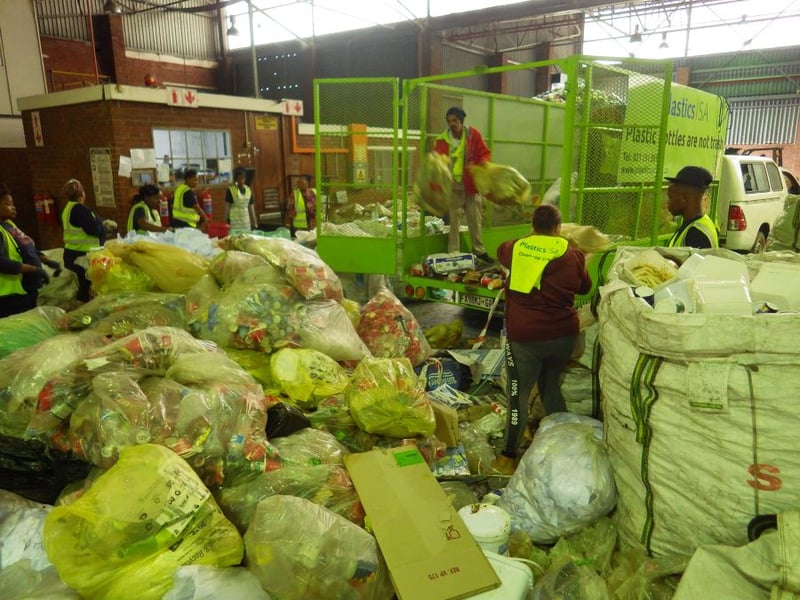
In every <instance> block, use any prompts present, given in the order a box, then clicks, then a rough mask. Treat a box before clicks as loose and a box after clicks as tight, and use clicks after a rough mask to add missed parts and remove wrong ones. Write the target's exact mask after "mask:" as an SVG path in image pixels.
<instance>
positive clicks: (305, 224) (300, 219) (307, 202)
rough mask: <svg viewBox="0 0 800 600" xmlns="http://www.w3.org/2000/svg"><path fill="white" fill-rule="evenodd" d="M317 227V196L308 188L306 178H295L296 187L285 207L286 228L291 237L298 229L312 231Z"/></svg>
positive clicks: (303, 176)
mask: <svg viewBox="0 0 800 600" xmlns="http://www.w3.org/2000/svg"><path fill="white" fill-rule="evenodd" d="M316 226H317V195H316V193H315V192H314V190H313V189H312V188H309V187H308V178H307V177H306V176H305V175H302V176H300V177H298V178H297V187H296V188H295V189H294V192H293V193H292V197H291V198H289V201H288V202H287V205H286V227H288V228H289V229H291V231H292V235H294V233H295V231H297V230H298V229H314V228H315V227H316Z"/></svg>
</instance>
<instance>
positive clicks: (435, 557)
mask: <svg viewBox="0 0 800 600" xmlns="http://www.w3.org/2000/svg"><path fill="white" fill-rule="evenodd" d="M344 463H345V466H346V467H347V470H348V471H349V472H350V477H351V479H352V480H353V484H354V485H355V488H356V491H357V492H358V496H359V498H360V499H361V504H362V505H363V506H364V509H365V511H366V513H367V517H368V518H369V522H370V525H371V527H372V530H373V531H374V533H375V537H376V538H377V540H378V545H379V546H380V549H381V552H382V554H383V557H384V559H385V560H386V564H387V566H388V567H389V574H390V575H391V578H392V583H393V584H394V588H395V592H396V593H397V596H398V598H399V599H400V600H420V599H421V598H424V599H425V600H456V599H458V598H466V597H469V596H472V595H475V594H477V593H479V592H484V591H487V590H492V589H494V588H496V587H498V586H499V585H500V580H499V579H498V577H497V574H496V573H495V572H494V570H493V569H492V566H491V565H490V564H489V561H488V560H487V559H486V555H485V554H484V553H483V551H482V550H481V548H480V546H478V543H477V542H476V541H475V539H474V538H473V537H472V535H471V534H470V532H469V530H468V529H467V527H466V525H464V522H463V521H462V520H461V518H460V517H459V516H458V513H457V512H456V511H455V509H454V508H453V506H452V504H451V503H450V501H449V500H448V499H447V496H446V495H445V493H444V491H443V490H442V488H441V486H440V485H439V483H438V482H437V481H436V479H435V478H434V477H433V474H432V473H431V471H430V469H429V468H428V465H427V464H426V463H425V460H424V459H423V458H422V455H421V454H420V453H419V450H417V449H416V448H410V447H408V446H401V447H397V448H388V449H378V450H371V451H370V452H361V453H358V454H348V455H346V456H345V457H344Z"/></svg>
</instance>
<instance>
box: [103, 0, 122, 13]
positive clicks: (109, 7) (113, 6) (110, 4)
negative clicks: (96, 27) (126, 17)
mask: <svg viewBox="0 0 800 600" xmlns="http://www.w3.org/2000/svg"><path fill="white" fill-rule="evenodd" d="M103 12H104V13H110V14H114V15H121V14H122V7H121V6H120V5H119V4H117V3H116V2H114V0H106V3H105V4H103Z"/></svg>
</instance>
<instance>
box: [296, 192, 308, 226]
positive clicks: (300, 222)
mask: <svg viewBox="0 0 800 600" xmlns="http://www.w3.org/2000/svg"><path fill="white" fill-rule="evenodd" d="M292 225H293V226H294V228H295V229H308V217H307V216H306V199H305V197H303V192H302V191H301V190H300V189H296V190H295V191H294V221H292Z"/></svg>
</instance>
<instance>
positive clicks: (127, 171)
mask: <svg viewBox="0 0 800 600" xmlns="http://www.w3.org/2000/svg"><path fill="white" fill-rule="evenodd" d="M132 168H133V167H132V166H131V159H130V157H129V156H120V157H119V170H118V171H117V174H118V175H119V176H120V177H130V176H131V170H132Z"/></svg>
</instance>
